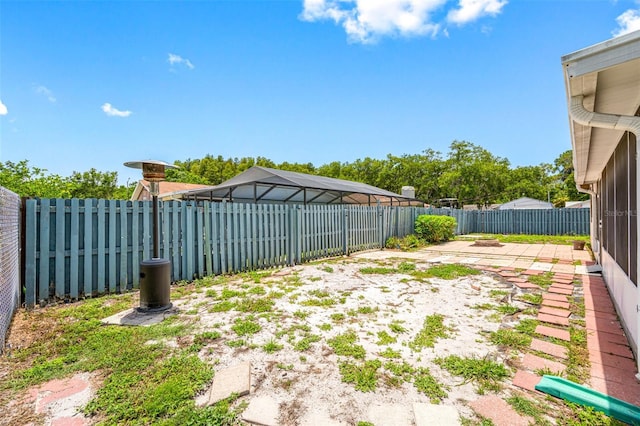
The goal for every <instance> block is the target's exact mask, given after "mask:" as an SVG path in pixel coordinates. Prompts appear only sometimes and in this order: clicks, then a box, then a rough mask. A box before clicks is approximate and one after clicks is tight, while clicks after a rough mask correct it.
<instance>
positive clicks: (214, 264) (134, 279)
mask: <svg viewBox="0 0 640 426" xmlns="http://www.w3.org/2000/svg"><path fill="white" fill-rule="evenodd" d="M585 210H586V211H585ZM159 211H160V216H161V225H160V248H159V253H160V257H161V258H164V259H169V260H170V261H171V265H172V266H171V270H172V280H173V281H179V280H191V279H193V278H195V277H203V276H206V275H215V274H224V273H231V272H239V271H248V270H255V269H262V268H269V267H277V266H283V265H293V264H298V263H303V262H308V261H310V260H314V259H319V258H324V257H330V256H338V255H344V254H349V253H352V252H355V251H360V250H367V249H376V248H382V247H384V244H385V241H386V240H387V239H388V238H389V237H391V236H397V237H403V236H405V235H408V234H411V233H413V231H414V222H415V219H416V217H417V216H418V215H420V214H445V215H449V216H454V217H455V218H456V220H457V223H458V227H457V233H458V234H468V233H474V232H491V233H542V234H572V233H573V234H588V232H589V212H588V209H556V210H553V211H548V210H545V211H536V212H533V211H531V210H528V211H495V212H494V211H491V212H478V211H462V210H450V209H425V208H418V207H382V206H373V207H370V206H346V205H332V206H326V205H307V206H302V205H285V204H238V203H224V202H223V203H210V202H204V203H202V202H200V203H197V204H196V203H194V202H179V201H171V202H164V203H161V205H160V209H159ZM527 212H528V213H527ZM564 222H566V223H564ZM23 223H24V247H23V253H24V274H23V281H24V282H23V286H24V289H25V290H24V291H25V293H24V302H25V304H26V305H27V306H32V305H34V304H35V303H39V302H42V301H45V302H46V301H48V300H50V299H55V298H59V299H63V298H71V299H76V298H78V297H82V296H90V295H96V294H102V293H114V292H121V291H125V290H129V289H132V288H137V287H138V285H139V280H140V261H142V260H146V259H149V258H151V254H152V247H151V244H152V237H151V233H152V208H151V203H150V202H148V201H118V200H96V199H86V200H80V199H39V200H36V199H29V200H25V209H24V218H23Z"/></svg>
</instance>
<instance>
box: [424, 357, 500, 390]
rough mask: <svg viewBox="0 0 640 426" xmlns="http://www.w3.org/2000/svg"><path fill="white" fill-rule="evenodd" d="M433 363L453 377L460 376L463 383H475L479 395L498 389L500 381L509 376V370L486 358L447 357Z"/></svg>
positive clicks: (437, 359)
mask: <svg viewBox="0 0 640 426" xmlns="http://www.w3.org/2000/svg"><path fill="white" fill-rule="evenodd" d="M434 362H435V363H436V364H437V365H439V366H440V367H442V368H444V369H445V370H447V371H448V372H449V373H451V374H453V375H454V376H461V377H462V378H463V379H464V381H465V383H466V382H474V383H476V384H477V385H478V391H479V392H480V393H483V392H484V390H485V389H489V390H498V389H500V381H502V380H503V379H504V378H506V377H508V376H509V370H507V368H506V367H505V366H504V365H503V364H498V363H497V362H494V361H491V360H489V359H486V358H462V357H459V356H458V355H449V356H448V357H446V358H436V359H435V361H434Z"/></svg>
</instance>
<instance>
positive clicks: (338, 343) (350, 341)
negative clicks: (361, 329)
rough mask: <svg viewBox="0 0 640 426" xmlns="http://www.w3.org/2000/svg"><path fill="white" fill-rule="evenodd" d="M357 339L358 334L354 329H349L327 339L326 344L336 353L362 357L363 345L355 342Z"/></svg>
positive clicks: (363, 353) (363, 354) (363, 352)
mask: <svg viewBox="0 0 640 426" xmlns="http://www.w3.org/2000/svg"><path fill="white" fill-rule="evenodd" d="M357 341H358V336H357V335H356V333H355V331H353V330H349V331H347V332H345V333H343V334H339V335H337V336H336V337H334V338H333V339H329V340H328V341H327V344H328V345H329V346H330V347H331V348H332V349H333V351H334V352H335V353H336V355H342V356H351V357H353V358H358V359H364V356H365V354H366V352H365V350H364V347H362V346H361V345H358V344H357V343H356V342H357Z"/></svg>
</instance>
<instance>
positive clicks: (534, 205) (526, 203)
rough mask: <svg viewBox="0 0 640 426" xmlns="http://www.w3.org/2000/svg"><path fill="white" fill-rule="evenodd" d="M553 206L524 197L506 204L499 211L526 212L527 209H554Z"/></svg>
mask: <svg viewBox="0 0 640 426" xmlns="http://www.w3.org/2000/svg"><path fill="white" fill-rule="evenodd" d="M552 208H553V204H551V203H548V202H546V201H540V200H536V199H534V198H529V197H522V198H518V199H517V200H513V201H509V202H508V203H504V204H503V205H501V206H500V207H498V210H514V209H517V210H525V209H552Z"/></svg>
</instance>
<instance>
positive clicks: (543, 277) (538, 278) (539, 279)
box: [527, 272, 553, 289]
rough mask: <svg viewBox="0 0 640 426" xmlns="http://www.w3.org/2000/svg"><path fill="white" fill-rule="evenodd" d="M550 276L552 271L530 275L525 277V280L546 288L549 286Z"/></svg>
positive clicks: (551, 276)
mask: <svg viewBox="0 0 640 426" xmlns="http://www.w3.org/2000/svg"><path fill="white" fill-rule="evenodd" d="M552 278H553V273H552V272H545V273H544V274H540V275H531V276H529V278H527V281H529V282H530V283H532V284H535V285H537V286H539V287H540V288H543V289H547V288H549V287H550V286H551V283H552Z"/></svg>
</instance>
